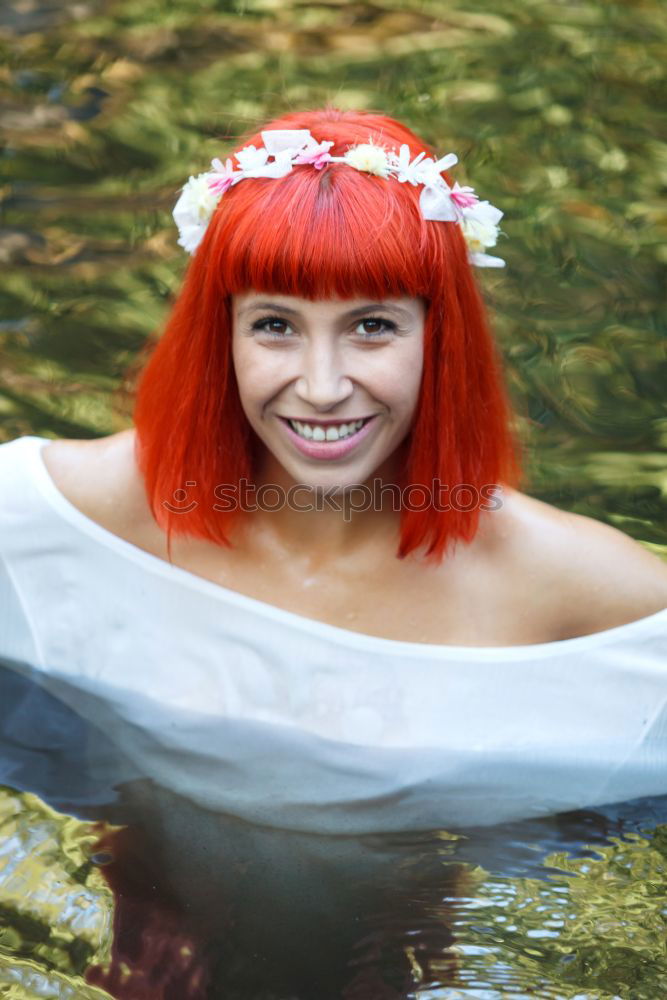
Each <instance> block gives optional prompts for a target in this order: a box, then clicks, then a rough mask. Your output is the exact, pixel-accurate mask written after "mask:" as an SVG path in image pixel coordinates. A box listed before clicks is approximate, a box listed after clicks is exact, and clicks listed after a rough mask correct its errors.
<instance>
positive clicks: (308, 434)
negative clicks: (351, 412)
mask: <svg viewBox="0 0 667 1000" xmlns="http://www.w3.org/2000/svg"><path fill="white" fill-rule="evenodd" d="M289 424H290V427H291V428H292V430H295V431H296V432H297V434H299V435H300V437H303V438H306V439H307V440H308V441H340V440H341V438H346V437H349V436H350V434H356V433H357V431H358V430H359V429H360V428H361V427H363V424H364V421H363V420H355V421H354V423H351V424H338V425H337V426H335V427H327V428H326V430H325V429H324V427H317V426H312V425H311V424H301V423H299V422H298V421H296V420H290V421H289Z"/></svg>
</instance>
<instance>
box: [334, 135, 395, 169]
mask: <svg viewBox="0 0 667 1000" xmlns="http://www.w3.org/2000/svg"><path fill="white" fill-rule="evenodd" d="M343 160H344V162H345V163H347V165H348V166H349V167H354V169H355V170H363V171H364V173H366V174H376V175H377V176H378V177H388V176H389V170H390V164H389V160H388V158H387V154H386V152H385V151H384V149H382V147H381V146H374V145H373V143H370V142H368V143H362V144H361V145H360V146H353V147H352V149H348V151H347V153H345V155H344V156H343Z"/></svg>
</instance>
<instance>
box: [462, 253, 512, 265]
mask: <svg viewBox="0 0 667 1000" xmlns="http://www.w3.org/2000/svg"><path fill="white" fill-rule="evenodd" d="M468 259H469V261H470V263H471V264H474V265H475V267H504V266H505V261H504V260H503V259H502V257H490V256H489V254H488V253H469V254H468Z"/></svg>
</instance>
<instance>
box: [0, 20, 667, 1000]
mask: <svg viewBox="0 0 667 1000" xmlns="http://www.w3.org/2000/svg"><path fill="white" fill-rule="evenodd" d="M660 14H661V9H660V7H659V6H658V4H657V3H656V2H652V0H651V2H639V3H637V2H633V3H627V2H626V3H610V4H594V3H577V4H570V3H554V2H548V3H547V2H540V0H531V2H530V3H525V2H524V0H497V2H494V3H493V4H490V3H488V2H479V0H478V2H467V3H466V4H465V6H464V7H460V6H454V5H452V4H449V3H447V2H444V0H440V2H438V3H434V2H431V0H424V2H416V0H414V2H408V3H406V2H400V3H396V2H392V0H386V2H385V3H383V4H381V5H378V4H373V5H371V4H369V3H364V2H359V3H354V4H341V5H335V4H328V3H327V4H325V3H321V4H318V3H310V4H308V5H303V4H300V3H298V2H297V0H284V2H282V3H281V4H280V5H277V4H275V3H273V2H272V0H238V2H237V3H232V2H227V3H214V2H211V0H209V2H204V3H202V2H200V0H198V2H197V3H191V2H187V0H181V2H179V3H178V4H175V3H171V2H168V0H149V2H147V3H142V4H135V3H130V2H129V0H125V2H120V0H111V2H105V3H102V2H101V0H91V2H85V0H82V2H80V3H73V4H69V5H65V4H63V3H58V2H53V3H51V4H49V5H46V4H40V3H39V2H37V0H21V2H20V3H19V2H16V3H13V4H6V5H5V6H4V7H3V9H2V11H0V24H1V28H0V44H2V46H3V55H4V59H3V62H4V64H5V66H6V71H5V74H4V76H3V86H4V88H5V97H4V100H3V106H2V110H0V121H1V122H2V126H3V132H4V136H5V140H4V142H5V144H4V147H3V150H2V158H1V160H0V164H1V169H2V182H1V185H0V196H1V197H2V200H3V209H4V211H3V218H2V222H1V227H2V228H1V229H0V262H1V263H2V268H1V269H0V300H1V302H2V313H1V317H0V374H1V379H0V415H1V417H2V426H1V428H0V439H2V440H11V439H12V438H15V437H17V436H19V435H23V434H37V435H45V436H56V437H68V438H87V437H98V436H100V435H103V434H108V433H112V432H114V431H117V430H120V429H123V428H124V427H126V426H128V424H129V414H130V401H129V400H128V399H127V398H126V397H125V395H124V393H123V389H124V387H125V381H124V378H125V374H126V372H127V370H128V368H129V367H130V366H131V365H133V364H134V363H135V362H136V361H137V359H138V358H139V357H140V352H141V350H142V348H143V347H144V345H145V343H146V342H147V340H149V341H150V339H151V338H152V337H153V336H155V335H157V332H158V331H159V328H160V324H161V322H162V320H163V318H164V315H165V311H166V309H167V307H168V305H169V302H170V300H171V298H172V296H173V294H174V293H175V291H176V290H177V288H178V283H179V280H180V277H181V275H182V272H183V268H184V265H185V259H184V255H183V254H182V253H181V251H180V250H179V249H178V248H177V247H176V242H175V240H176V232H175V229H174V227H173V225H172V222H171V219H170V211H171V208H172V206H173V203H174V201H175V196H176V192H177V190H178V188H179V187H180V186H181V184H182V183H183V181H184V180H185V179H186V177H187V176H188V174H189V173H198V172H199V171H201V170H202V169H204V168H205V166H206V165H207V164H208V162H209V160H210V158H211V157H212V156H214V155H219V154H220V152H221V144H220V139H221V137H224V136H226V135H228V136H231V137H233V136H236V135H237V134H239V133H240V132H242V131H244V130H245V129H246V128H248V127H250V126H251V125H252V124H254V123H256V122H258V121H262V120H264V119H265V118H267V117H270V116H271V115H273V114H277V113H280V112H282V111H283V110H285V108H289V107H306V106H317V105H321V104H323V103H326V102H327V101H331V102H333V103H335V104H338V105H339V106H342V107H367V108H375V109H379V110H383V111H387V112H389V113H390V114H395V115H396V116H397V117H399V118H403V119H404V120H405V121H406V122H408V123H409V124H410V125H411V126H413V127H414V128H415V130H416V131H418V132H421V133H422V134H423V135H424V136H425V137H426V138H427V139H428V140H430V141H431V142H432V143H433V144H434V146H435V147H436V148H437V149H438V150H439V151H441V152H442V153H443V154H444V153H445V152H447V151H449V150H453V151H456V152H457V153H458V155H459V158H460V166H459V167H458V168H457V173H456V177H457V179H459V180H460V182H461V183H467V182H469V183H471V184H473V186H474V187H475V188H476V189H477V190H478V191H480V192H482V194H483V196H484V197H485V198H488V199H489V201H491V202H492V203H493V204H495V205H498V206H499V207H500V208H501V209H502V210H503V211H504V212H505V219H504V220H503V229H504V230H505V232H507V234H508V238H507V239H506V240H504V241H503V242H502V246H499V247H498V252H499V254H500V255H501V256H503V257H504V258H505V259H506V260H507V268H506V269H505V270H504V271H502V272H498V273H496V272H493V271H491V270H489V271H487V272H484V273H481V272H477V276H478V280H479V281H480V282H481V284H482V286H483V289H484V294H485V297H486V299H487V302H488V304H489V307H490V309H491V311H492V318H493V325H494V329H495V330H496V333H497V336H498V340H499V342H500V345H501V348H502V351H503V354H504V357H505V362H506V371H507V378H508V384H509V387H510V390H511V392H512V395H513V398H514V401H515V405H516V409H517V414H518V424H519V428H520V431H521V434H522V436H523V439H524V440H525V442H526V446H527V450H528V455H529V482H528V483H527V484H526V490H527V492H530V493H531V494H532V495H535V496H538V497H540V498H542V499H544V500H547V501H548V502H550V503H553V504H556V505H558V506H561V507H563V508H566V509H569V510H575V511H578V512H581V513H584V514H588V515H591V516H594V517H596V518H598V519H600V520H604V521H607V522H608V523H610V524H613V525H614V526H616V527H619V528H621V529H622V530H624V531H626V532H627V533H628V534H630V535H631V536H633V537H634V538H637V539H638V540H640V541H641V542H642V543H644V544H645V545H647V547H649V548H651V549H652V550H654V551H656V552H658V553H659V554H663V555H665V554H667V527H665V526H666V525H667V517H666V513H667V486H666V484H665V473H664V465H665V462H664V452H663V451H662V449H664V447H665V444H667V419H666V418H665V416H664V408H663V402H662V395H663V391H662V390H663V387H664V384H665V376H666V375H667V363H666V361H665V356H664V346H663V343H662V336H663V326H662V314H661V301H662V296H661V290H662V287H661V284H660V275H661V268H662V265H664V263H665V260H666V254H665V242H664V239H663V238H662V237H661V233H660V230H659V225H660V222H661V218H662V214H661V213H662V208H661V205H660V192H661V186H662V184H663V183H664V176H665V162H666V159H665V156H666V152H665V146H664V144H663V143H661V142H660V140H659V139H658V136H659V135H660V131H661V130H660V126H661V102H660V90H659V88H660V86H661V84H662V81H663V78H664V65H665V62H666V59H665V56H666V54H667V53H666V52H665V49H666V47H667V46H666V45H665V29H664V18H661V17H660ZM527 53H531V54H532V56H533V57H532V58H530V59H527V58H526V54H527ZM3 696H4V704H5V712H6V717H5V720H4V723H3V724H4V725H5V732H4V737H3V739H4V745H3V761H4V768H5V769H4V771H3V776H2V778H1V780H2V782H3V783H4V785H5V788H6V790H5V791H4V792H3V794H2V796H1V797H0V821H1V822H2V834H3V839H2V840H1V841H0V844H1V846H0V915H1V919H0V926H1V929H0V995H6V996H8V997H17V998H19V997H20V998H26V1000H33V998H35V997H51V996H58V997H69V996H71V997H77V998H80V997H82V998H84V1000H85V998H87V997H91V998H92V997H100V996H104V995H106V994H105V993H104V992H103V987H106V989H107V990H108V992H109V995H117V996H120V995H122V991H123V990H125V991H126V993H128V991H129V993H128V995H131V996H132V997H133V998H140V997H142V996H146V997H147V998H148V997H150V998H151V1000H155V998H158V997H160V996H164V997H165V1000H166V998H167V997H170V998H171V997H178V998H179V1000H181V998H183V997H186V996H187V995H188V993H190V994H191V995H192V996H193V997H195V996H196V991H197V990H199V991H200V994H202V995H204V994H206V993H207V992H208V993H209V994H210V995H212V996H214V997H215V996H218V995H220V996H225V997H228V996H229V997H233V996H234V995H237V996H239V997H243V998H244V1000H251V998H252V1000H259V998H260V997H264V996H266V997H267V998H269V997H273V998H274V1000H288V998H289V997H290V996H292V997H297V996H298V997H299V998H300V1000H301V998H307V997H310V996H312V997H317V1000H323V998H325V997H326V994H327V990H328V991H329V992H330V993H331V995H333V996H340V995H341V993H342V992H343V991H344V990H347V996H348V997H349V998H353V1000H356V998H357V997H359V998H363V1000H374V998H375V997H378V998H380V997H382V996H387V997H392V996H394V997H396V996H398V997H407V996H414V997H421V998H422V1000H426V998H427V997H436V996H437V997H439V998H440V997H442V998H452V1000H453V998H455V997H476V998H495V997H504V996H512V997H523V996H539V997H573V998H574V997H586V998H600V1000H609V998H616V997H621V998H622V1000H642V998H644V997H645V998H646V1000H655V998H656V997H659V996H662V995H665V994H666V993H667V957H666V955H665V944H664V942H665V912H666V911H665V904H664V899H665V889H666V877H665V856H666V854H667V833H666V830H667V826H665V815H666V812H665V803H664V801H663V800H642V801H639V802H635V803H625V804H621V805H617V806H610V807H608V808H607V809H604V810H595V811H591V812H586V813H577V814H567V815H562V814H561V815H560V816H557V817H553V818H546V819H543V820H540V821H533V822H531V823H524V824H514V825H511V826H505V827H498V828H495V829H492V830H466V831H456V832H455V833H454V832H448V831H435V832H433V833H431V834H424V835H423V836H420V837H416V836H410V837H408V836H406V837H405V838H404V839H403V841H401V842H400V843H396V842H395V838H394V840H393V841H392V842H385V841H382V840H381V839H380V840H372V841H371V842H369V841H363V842H361V841H360V842H346V843H342V842H336V843H334V842H325V841H323V840H321V839H318V838H310V840H309V839H308V838H303V837H298V836H295V835H289V834H286V833H285V832H284V831H283V832H281V831H267V830H266V829H264V830H261V829H254V828H251V827H249V826H239V824H238V822H237V821H234V819H233V818H232V817H217V818H215V819H214V818H213V817H212V814H208V813H206V812H205V811H203V810H197V809H196V808H194V807H193V806H192V804H191V803H188V802H187V801H185V800H184V799H179V798H178V797H174V796H173V795H171V794H170V793H167V792H165V791H164V790H160V789H159V788H157V787H156V786H154V785H153V784H150V783H148V782H146V781H145V779H142V777H141V776H137V775H130V774H129V773H125V772H124V771H122V768H121V777H122V781H121V787H122V789H123V792H122V795H121V796H120V797H118V796H117V795H116V793H114V792H113V789H112V788H111V787H110V786H109V785H108V781H107V783H106V784H105V780H103V778H105V775H104V774H102V773H101V772H100V769H99V766H97V767H95V766H93V763H94V762H93V763H91V759H90V758H91V751H90V747H91V741H90V739H89V737H88V736H87V735H86V733H87V730H86V727H85V726H84V725H83V724H82V723H76V722H75V720H74V719H72V718H71V717H68V723H67V725H66V726H65V727H64V732H65V734H66V736H67V738H66V739H65V738H64V736H63V738H62V739H61V740H60V741H58V740H57V739H55V737H54V736H53V731H52V730H50V732H51V733H52V735H51V736H50V737H49V739H48V740H43V743H42V744H41V745H40V743H39V736H40V734H39V733H34V734H33V736H32V737H31V739H30V740H28V743H27V744H26V743H25V736H24V737H23V740H24V743H23V744H22V745H20V746H19V747H18V748H17V744H16V734H15V736H14V740H13V741H12V738H11V732H8V731H7V726H9V727H10V730H11V723H12V719H13V721H14V723H15V722H16V715H14V716H12V715H11V713H7V711H6V707H7V704H8V687H7V686H5V687H4V688H3ZM33 708H34V705H33ZM51 708H53V706H51ZM77 734H78V736H77ZM42 736H43V734H42ZM75 736H76V737H77V739H78V740H79V742H78V743H77V742H76V739H75ZM93 742H94V741H93ZM35 744H36V745H35ZM95 745H98V744H95ZM76 746H78V747H79V754H78V756H77V755H76V753H74V751H73V749H72V748H73V747H76ZM82 746H83V747H84V751H85V752H84V751H82V750H81V747H82ZM68 748H69V749H68ZM85 748H87V749H85ZM98 748H99V746H98ZM19 750H20V751H21V754H22V755H23V756H22V758H21V760H22V763H21V765H20V766H19V763H18V762H17V754H18V753H19ZM21 754H19V756H21ZM68 754H69V756H68ZM83 759H85V760H86V761H87V762H88V763H87V769H86V768H82V765H81V762H82V760H83ZM98 763H99V762H98ZM117 764H118V767H119V768H120V767H121V765H120V762H118V761H117ZM86 775H88V777H87V779H86V777H85V776H86ZM108 777H109V776H108V775H107V776H106V779H108ZM86 782H87V783H86ZM96 822H97V823H103V824H104V825H103V826H95V823H96ZM109 824H115V826H114V827H110V826H109ZM100 843H101V846H100ZM105 851H106V852H107V853H106V854H105ZM281 875H282V876H283V877H282V879H281ZM112 889H113V891H112ZM297 890H299V891H297ZM225 907H227V908H228V910H229V912H228V913H227V916H226V917H225V918H224V919H223V913H222V911H223V910H224V908H225ZM114 920H115V925H114ZM233 920H236V924H235V925H234V924H233V922H230V921H233ZM114 926H115V929H114ZM234 928H236V929H235V930H234ZM355 958H356V959H357V965H356V966H353V965H351V964H350V963H351V962H352V960H353V959H355ZM105 970H106V971H105ZM151 970H152V971H151ZM355 976H356V985H355V983H354V980H355ZM84 977H85V978H87V980H88V985H84ZM151 977H152V978H151ZM169 982H171V986H169V985H168V983H169ZM95 984H97V985H95ZM207 984H208V985H207ZM436 984H440V985H436ZM142 991H143V992H142ZM392 991H393V992H392Z"/></svg>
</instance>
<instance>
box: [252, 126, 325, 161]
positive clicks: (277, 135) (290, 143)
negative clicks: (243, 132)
mask: <svg viewBox="0 0 667 1000" xmlns="http://www.w3.org/2000/svg"><path fill="white" fill-rule="evenodd" d="M262 142H263V143H264V147H265V148H266V149H267V150H268V152H269V156H275V155H276V153H282V152H285V150H288V149H289V150H291V151H292V153H293V154H294V155H295V156H296V154H297V153H298V152H300V151H301V150H302V149H303V148H304V147H305V146H312V145H313V144H314V143H315V140H314V139H313V137H312V135H311V134H310V131H309V130H308V129H307V128H297V129H283V128H281V129H277V128H276V129H268V130H267V131H266V132H262Z"/></svg>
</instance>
